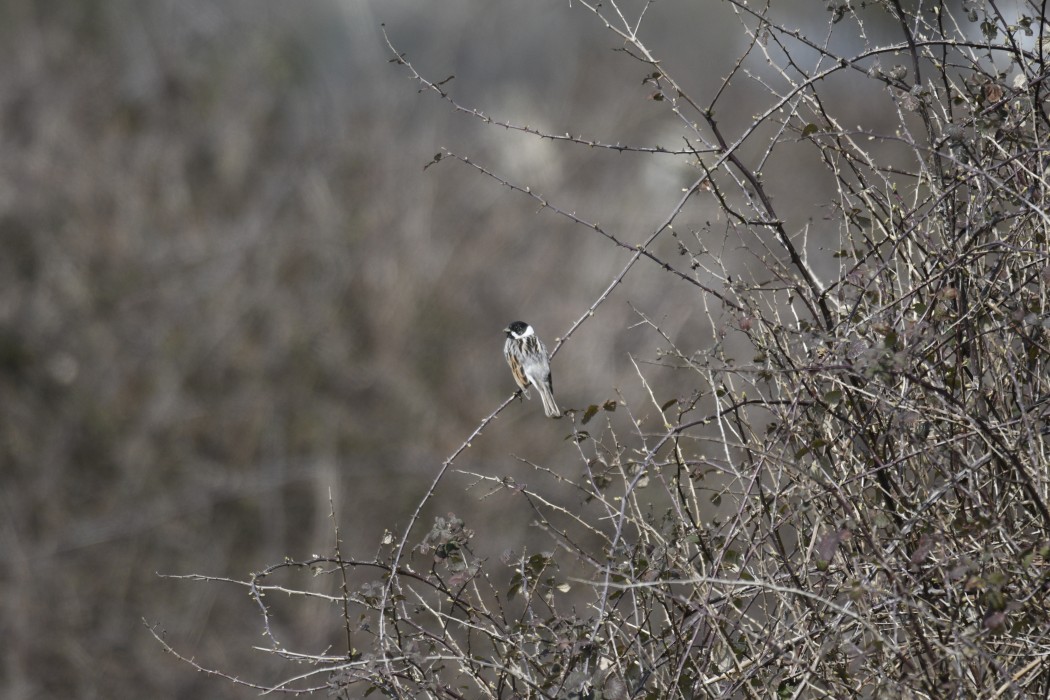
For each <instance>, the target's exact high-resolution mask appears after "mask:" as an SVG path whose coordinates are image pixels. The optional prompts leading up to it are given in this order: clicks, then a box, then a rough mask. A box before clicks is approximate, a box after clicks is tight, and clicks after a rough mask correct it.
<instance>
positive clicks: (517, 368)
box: [503, 321, 561, 418]
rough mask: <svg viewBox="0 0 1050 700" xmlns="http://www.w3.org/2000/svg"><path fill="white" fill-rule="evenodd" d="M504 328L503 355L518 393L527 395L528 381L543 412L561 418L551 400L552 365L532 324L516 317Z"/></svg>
mask: <svg viewBox="0 0 1050 700" xmlns="http://www.w3.org/2000/svg"><path fill="white" fill-rule="evenodd" d="M503 332H504V333H506V334H507V341H506V342H505V343H504V344H503V356H504V357H506V358H507V364H508V365H510V371H511V374H513V375H514V381H515V382H517V383H518V387H519V388H520V389H521V393H523V394H524V395H525V398H529V385H530V384H531V385H532V386H534V387H536V391H538V392H539V394H540V399H541V400H542V401H543V412H544V413H545V414H547V417H548V418H560V417H561V411H559V410H558V404H556V403H555V402H554V383H553V382H552V381H551V365H550V361H549V360H548V359H547V348H546V347H544V345H543V341H542V340H540V337H539V336H538V335H536V331H534V330H533V329H532V326H530V325H529V324H527V323H525V322H524V321H515V322H514V323H512V324H510V325H509V326H507V327H506V328H504V329H503Z"/></svg>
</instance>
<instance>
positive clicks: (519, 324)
mask: <svg viewBox="0 0 1050 700" xmlns="http://www.w3.org/2000/svg"><path fill="white" fill-rule="evenodd" d="M528 327H529V324H527V323H525V322H524V321H515V322H514V323H512V324H510V325H509V326H507V327H506V328H504V329H503V332H504V333H506V334H507V335H513V336H517V337H519V338H520V337H521V336H522V334H523V333H524V332H525V331H526V330H527V329H528Z"/></svg>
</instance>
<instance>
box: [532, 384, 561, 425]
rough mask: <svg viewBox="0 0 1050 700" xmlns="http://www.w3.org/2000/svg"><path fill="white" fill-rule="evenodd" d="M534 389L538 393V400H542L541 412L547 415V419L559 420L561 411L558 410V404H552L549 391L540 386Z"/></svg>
mask: <svg viewBox="0 0 1050 700" xmlns="http://www.w3.org/2000/svg"><path fill="white" fill-rule="evenodd" d="M536 389H538V390H539V392H540V398H541V399H542V400H543V412H544V413H546V414H547V417H548V418H561V411H559V410H558V404H556V403H554V394H552V393H551V390H550V389H548V388H547V387H546V386H543V385H542V384H541V385H540V386H538V387H536Z"/></svg>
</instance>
